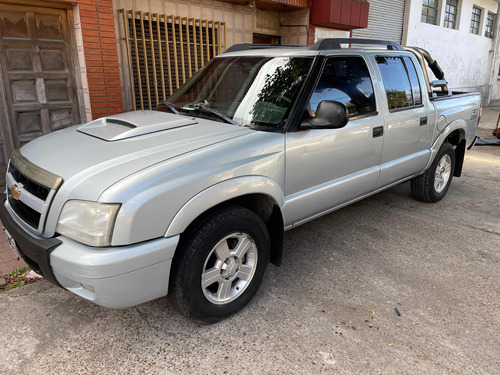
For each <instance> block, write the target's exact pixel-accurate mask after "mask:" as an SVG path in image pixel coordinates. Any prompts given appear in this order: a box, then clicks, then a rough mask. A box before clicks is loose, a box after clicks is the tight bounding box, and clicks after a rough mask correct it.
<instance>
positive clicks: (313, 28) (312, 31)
mask: <svg viewBox="0 0 500 375" xmlns="http://www.w3.org/2000/svg"><path fill="white" fill-rule="evenodd" d="M315 38H316V26H314V25H313V24H312V23H311V17H310V16H309V33H308V34H307V45H308V46H312V45H313V44H314V39H315Z"/></svg>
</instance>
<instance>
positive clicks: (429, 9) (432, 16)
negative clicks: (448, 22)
mask: <svg viewBox="0 0 500 375" xmlns="http://www.w3.org/2000/svg"><path fill="white" fill-rule="evenodd" d="M438 3H439V1H438V0H422V18H421V20H422V22H425V23H430V24H431V25H437V15H438Z"/></svg>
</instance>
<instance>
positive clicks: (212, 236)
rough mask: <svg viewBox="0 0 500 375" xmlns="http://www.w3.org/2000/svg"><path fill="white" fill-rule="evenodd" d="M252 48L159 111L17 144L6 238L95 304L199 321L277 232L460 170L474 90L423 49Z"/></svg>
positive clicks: (261, 264)
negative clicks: (163, 306) (461, 86)
mask: <svg viewBox="0 0 500 375" xmlns="http://www.w3.org/2000/svg"><path fill="white" fill-rule="evenodd" d="M346 45H347V46H346ZM355 46H357V48H353V47H355ZM267 47H269V46H262V47H260V48H259V47H258V46H256V45H235V46H233V47H231V48H229V50H228V51H226V52H225V53H223V54H221V55H219V56H217V57H215V58H214V59H212V60H211V61H210V62H209V63H208V64H207V65H206V66H205V67H203V68H202V69H201V70H200V71H198V72H197V73H196V74H195V75H194V76H193V77H192V78H191V79H190V80H189V81H188V82H187V83H186V84H185V85H184V86H183V87H181V88H180V89H179V90H178V91H177V92H175V93H174V94H173V95H172V96H171V97H170V98H169V101H168V102H165V103H162V104H160V105H159V106H158V108H157V109H158V110H155V111H148V110H140V111H133V112H128V113H123V114H119V115H113V116H108V117H104V118H100V119H97V120H94V121H91V122H89V123H87V124H83V125H77V126H74V127H71V128H67V129H64V130H60V131H57V132H54V133H52V134H49V135H46V136H43V137H41V138H38V139H36V140H34V141H32V142H30V143H28V144H26V145H24V146H23V147H21V148H20V149H19V150H16V151H15V152H14V153H13V154H12V155H11V158H10V162H9V166H8V170H7V173H6V197H5V200H4V202H3V203H2V204H1V205H0V218H1V221H2V223H3V225H4V227H5V231H6V233H7V236H8V238H9V240H10V243H11V245H12V247H13V248H14V249H15V250H16V251H18V252H19V254H20V255H21V256H22V257H23V259H24V260H25V261H26V262H27V263H28V264H29V265H30V266H31V268H33V269H34V270H35V271H36V272H38V273H40V274H41V275H43V277H44V278H45V279H47V280H49V281H50V282H52V283H54V284H56V285H58V286H61V287H62V288H65V289H67V290H69V291H71V292H73V293H75V294H77V295H79V296H81V297H83V298H84V299H86V300H89V301H92V302H94V303H96V304H99V305H102V306H106V307H111V308H125V307H129V306H133V305H137V304H140V303H144V302H147V301H151V300H153V299H155V298H159V297H163V296H166V295H167V294H168V296H169V298H170V300H171V303H172V305H173V306H174V307H175V308H176V309H177V310H178V311H180V312H181V313H182V314H184V315H185V316H188V317H190V318H192V319H194V320H197V321H201V322H205V323H210V322H215V321H218V320H221V319H223V318H225V317H227V316H229V315H231V314H233V313H235V312H237V311H238V310H240V309H241V308H242V307H243V306H245V305H246V304H247V303H248V302H249V301H250V299H251V298H252V297H253V295H254V294H255V293H256V291H257V289H258V287H259V284H260V283H261V281H262V278H263V275H264V272H265V270H266V267H267V265H268V263H269V262H272V263H274V264H275V265H278V266H279V265H280V263H281V259H282V248H283V246H282V245H283V233H284V231H286V230H289V229H292V228H294V227H296V226H298V225H300V224H303V223H305V222H307V221H310V220H312V219H314V218H317V217H319V216H321V215H325V214H327V213H330V212H332V211H334V210H337V209H339V208H341V207H344V206H346V205H348V204H350V203H353V202H356V201H358V200H360V199H363V198H365V197H367V196H370V195H372V194H375V193H377V192H380V191H382V190H384V189H387V188H389V187H391V186H394V185H396V184H400V183H402V182H404V181H410V184H411V193H412V195H413V197H414V198H416V199H418V200H420V201H424V202H430V203H432V202H437V201H439V200H441V199H442V198H443V197H444V196H445V194H446V192H447V191H448V188H449V186H450V183H451V181H452V178H453V177H459V176H460V174H461V171H462V165H463V161H464V154H465V150H466V148H470V147H472V146H473V145H474V142H475V140H476V129H477V125H478V122H479V118H480V112H481V97H480V94H478V93H459V92H451V91H450V90H449V89H448V85H447V82H446V80H445V78H444V73H443V71H442V70H441V68H440V67H439V65H438V64H437V62H436V61H435V60H433V58H432V57H431V55H430V54H429V53H428V52H427V51H425V50H423V49H420V48H416V47H402V46H401V45H399V44H396V43H393V42H385V41H379V40H361V39H359V40H354V39H324V40H321V41H319V42H317V43H316V44H315V45H313V46H312V47H309V48H308V47H287V48H267ZM345 47H347V48H345ZM430 74H433V75H434V76H435V78H436V79H435V80H433V81H431V80H430V79H429V76H430Z"/></svg>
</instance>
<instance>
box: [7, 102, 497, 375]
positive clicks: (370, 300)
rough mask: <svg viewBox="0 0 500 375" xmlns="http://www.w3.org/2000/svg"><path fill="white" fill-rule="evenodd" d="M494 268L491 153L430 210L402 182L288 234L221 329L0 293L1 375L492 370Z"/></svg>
mask: <svg viewBox="0 0 500 375" xmlns="http://www.w3.org/2000/svg"><path fill="white" fill-rule="evenodd" d="M486 112H487V113H486V114H485V121H486V122H487V123H486V124H485V125H484V126H483V127H484V128H483V129H481V131H482V132H483V133H484V134H485V135H487V134H488V131H489V132H490V133H491V131H490V130H487V129H489V127H490V125H491V124H490V123H491V121H493V120H496V116H497V113H498V112H493V111H489V112H488V111H486ZM492 119H493V120H492ZM488 121H489V122H488ZM499 269H500V147H498V146H496V147H495V146H486V147H475V148H474V149H473V150H472V151H470V152H468V153H467V157H466V162H465V170H464V176H462V177H461V178H458V179H454V180H453V183H452V185H451V188H450V190H449V192H448V195H447V196H446V198H445V199H444V200H443V201H441V202H440V203H437V204H425V203H420V202H417V201H415V200H413V199H412V198H411V196H410V192H409V184H403V185H400V186H397V187H395V188H392V189H390V190H388V191H386V192H384V193H381V194H378V195H376V196H374V197H371V198H369V199H366V200H364V201H361V202H359V203H357V204H354V205H352V206H350V207H347V208H344V209H342V210H339V211H337V212H335V213H333V214H330V215H328V216H325V217H323V218H320V219H318V220H316V221H313V222H311V223H308V224H306V225H303V226H301V227H299V228H297V229H295V230H292V231H289V232H287V233H286V235H285V258H284V261H283V265H282V267H280V268H276V267H274V266H270V267H269V268H268V271H267V274H266V276H265V279H264V282H263V285H262V286H261V289H260V291H259V293H258V294H257V296H256V298H255V299H254V300H253V301H252V302H251V303H250V305H249V306H248V307H247V308H246V309H244V310H243V311H242V312H241V313H239V314H237V315H236V316H233V317H231V318H230V319H228V320H226V321H223V322H221V323H218V324H214V325H210V326H200V325H197V324H193V323H191V322H190V321H186V320H185V319H184V318H182V317H181V316H179V315H178V314H177V313H175V312H174V311H173V310H172V309H171V307H170V306H169V304H168V302H167V300H166V299H160V300H156V301H153V302H150V303H147V304H143V305H141V306H138V307H135V308H130V309H127V310H109V309H105V308H101V307H98V306H95V305H93V304H91V303H89V302H86V301H84V300H82V299H80V298H78V297H76V296H73V295H72V294H71V293H69V292H66V291H64V290H62V289H59V288H56V287H53V286H51V285H50V284H49V283H47V282H45V281H43V282H39V283H35V284H31V285H28V286H26V287H23V288H18V289H15V290H13V291H10V292H5V293H0V312H1V313H0V316H1V318H2V323H1V324H0V335H1V337H2V345H1V346H0V368H1V369H2V370H1V371H0V372H2V373H7V374H30V375H34V374H47V373H50V374H76V373H81V374H105V373H108V374H113V373H151V374H158V373H161V374H224V373H227V374H320V373H325V374H335V373H362V374H372V373H373V374H379V373H383V374H406V373H408V374H423V373H428V374H498V373H500V356H499V353H500V315H499V314H498V311H500V272H499ZM395 308H398V310H399V311H400V313H401V316H398V315H397V314H396V311H395Z"/></svg>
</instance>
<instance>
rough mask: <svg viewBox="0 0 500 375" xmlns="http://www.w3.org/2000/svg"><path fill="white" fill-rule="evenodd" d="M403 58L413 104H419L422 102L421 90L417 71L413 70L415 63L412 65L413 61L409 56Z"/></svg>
mask: <svg viewBox="0 0 500 375" xmlns="http://www.w3.org/2000/svg"><path fill="white" fill-rule="evenodd" d="M403 60H404V62H405V65H406V70H407V71H408V75H409V76H410V83H411V89H412V92H413V100H414V105H420V104H422V92H421V91H420V82H419V80H418V76H417V71H416V70H415V65H413V61H411V59H410V58H409V57H404V58H403Z"/></svg>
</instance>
